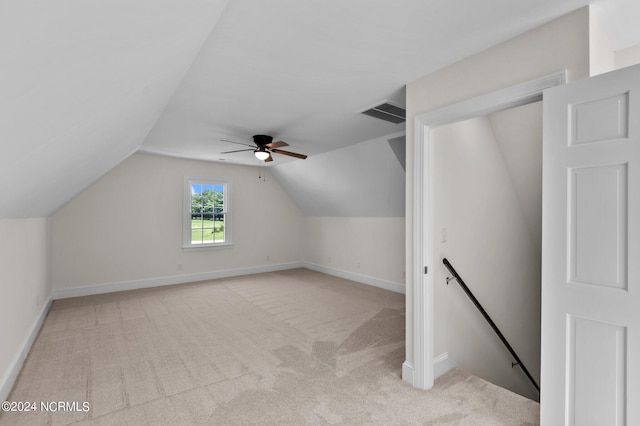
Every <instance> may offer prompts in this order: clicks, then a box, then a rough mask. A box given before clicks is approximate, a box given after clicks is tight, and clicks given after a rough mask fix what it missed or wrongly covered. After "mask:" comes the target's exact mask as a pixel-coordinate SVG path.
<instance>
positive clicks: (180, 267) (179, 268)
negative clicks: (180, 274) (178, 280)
mask: <svg viewBox="0 0 640 426" xmlns="http://www.w3.org/2000/svg"><path fill="white" fill-rule="evenodd" d="M178 271H182V263H178Z"/></svg>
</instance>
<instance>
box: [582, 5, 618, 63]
mask: <svg viewBox="0 0 640 426" xmlns="http://www.w3.org/2000/svg"><path fill="white" fill-rule="evenodd" d="M615 68H616V55H615V51H614V48H613V45H612V44H611V40H610V39H609V35H608V34H607V32H606V31H605V29H604V27H603V26H602V25H601V23H600V19H599V18H598V15H597V12H596V11H595V9H593V8H591V9H589V75H591V76H594V75H598V74H603V73H605V72H609V71H613V70H614V69H615Z"/></svg>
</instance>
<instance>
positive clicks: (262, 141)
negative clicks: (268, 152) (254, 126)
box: [253, 135, 273, 147]
mask: <svg viewBox="0 0 640 426" xmlns="http://www.w3.org/2000/svg"><path fill="white" fill-rule="evenodd" d="M271 142H273V137H271V136H269V135H254V136H253V143H255V144H256V145H258V146H260V147H262V146H265V145H266V144H269V143H271Z"/></svg>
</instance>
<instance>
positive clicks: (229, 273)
mask: <svg viewBox="0 0 640 426" xmlns="http://www.w3.org/2000/svg"><path fill="white" fill-rule="evenodd" d="M304 267H305V265H304V263H303V262H292V263H281V264H277V265H263V266H252V267H248V268H239V269H225V270H222V271H213V272H203V273H199V274H185V275H174V276H169V277H159V278H149V279H142V280H132V281H120V282H114V283H106V284H97V285H92V286H88V287H78V288H65V289H60V290H54V292H53V299H54V300H57V299H66V298H68V297H78V296H90V295H94V294H103V293H113V292H116V291H126V290H137V289H141V288H149V287H160V286H165V285H173V284H185V283H191V282H197V281H206V280H214V279H217V278H229V277H237V276H241V275H252V274H260V273H263V272H275V271H284V270H288V269H296V268H304Z"/></svg>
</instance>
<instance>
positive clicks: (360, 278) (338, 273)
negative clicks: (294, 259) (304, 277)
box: [302, 262, 405, 294]
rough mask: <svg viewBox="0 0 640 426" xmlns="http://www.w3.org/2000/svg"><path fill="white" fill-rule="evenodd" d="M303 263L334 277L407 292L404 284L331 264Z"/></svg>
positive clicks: (396, 291)
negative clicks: (345, 269)
mask: <svg viewBox="0 0 640 426" xmlns="http://www.w3.org/2000/svg"><path fill="white" fill-rule="evenodd" d="M302 264H303V267H305V268H307V269H311V270H312V271H316V272H322V273H323V274H327V275H333V276H334V277H340V278H344V279H347V280H351V281H355V282H359V283H362V284H367V285H370V286H373V287H378V288H383V289H385V290H389V291H393V292H395V293H401V294H405V286H403V285H402V284H397V283H394V282H391V281H385V280H381V279H378V278H374V277H370V276H367V275H360V274H354V273H353V272H347V271H343V270H341V269H336V268H331V267H329V266H323V265H318V264H316V263H311V262H302Z"/></svg>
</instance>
